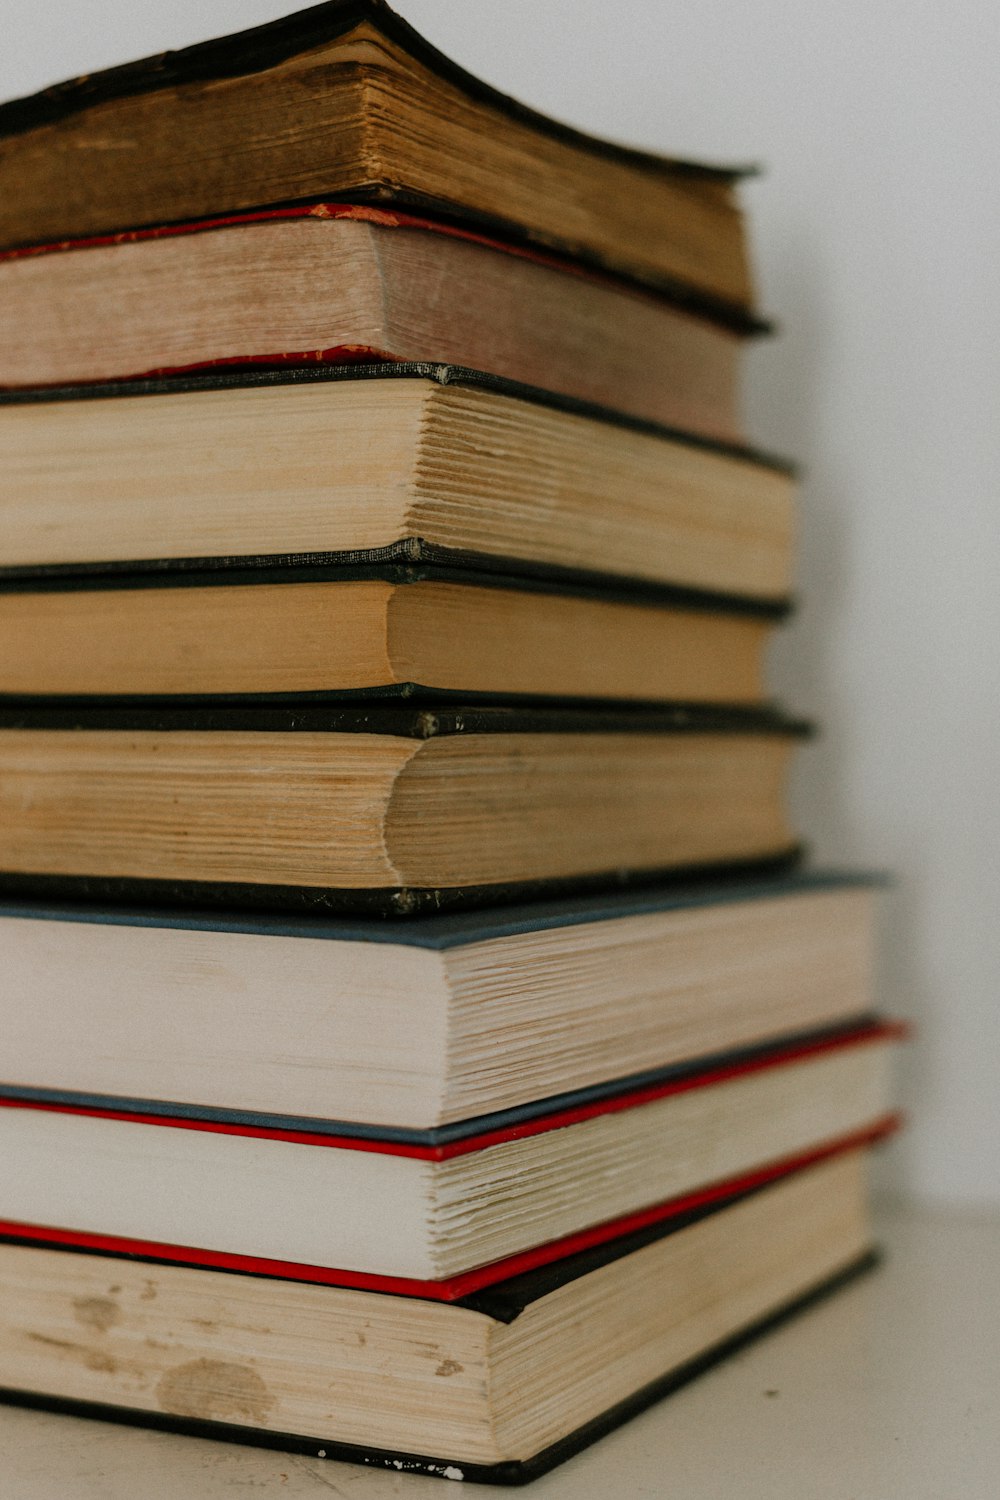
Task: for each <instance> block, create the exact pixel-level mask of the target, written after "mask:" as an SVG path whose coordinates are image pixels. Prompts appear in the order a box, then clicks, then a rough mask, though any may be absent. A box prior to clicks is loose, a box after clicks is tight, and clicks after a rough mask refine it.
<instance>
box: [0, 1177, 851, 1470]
mask: <svg viewBox="0 0 1000 1500" xmlns="http://www.w3.org/2000/svg"><path fill="white" fill-rule="evenodd" d="M864 1166H865V1162H864V1153H863V1151H861V1150H858V1149H854V1150H844V1151H839V1152H835V1153H833V1154H831V1155H829V1156H827V1157H825V1158H824V1159H823V1160H821V1161H819V1162H816V1163H814V1164H813V1165H811V1166H805V1167H802V1168H800V1169H798V1170H792V1171H790V1172H788V1173H786V1174H783V1175H782V1176H780V1177H778V1178H776V1179H774V1180H772V1181H771V1182H769V1183H768V1184H766V1185H764V1186H760V1187H756V1188H749V1189H744V1190H742V1191H739V1190H737V1191H734V1192H732V1193H729V1194H727V1195H725V1196H722V1197H719V1198H716V1199H715V1200H714V1201H712V1202H710V1203H705V1204H702V1205H701V1206H700V1207H692V1208H689V1209H688V1210H687V1211H684V1212H680V1213H677V1214H675V1215H672V1216H671V1217H669V1218H667V1219H665V1220H662V1221H660V1222H659V1223H656V1224H654V1225H650V1226H647V1227H646V1228H644V1229H639V1230H636V1231H634V1232H633V1233H631V1234H627V1235H625V1236H623V1237H621V1238H617V1239H615V1240H612V1241H610V1242H607V1243H605V1244H603V1245H600V1246H595V1247H592V1248H591V1249H585V1250H581V1251H578V1252H577V1253H576V1254H573V1255H570V1256H567V1257H565V1258H563V1259H561V1260H559V1261H556V1262H554V1263H551V1264H549V1265H547V1266H544V1267H539V1268H537V1269H535V1270H529V1271H526V1272H523V1273H521V1274H520V1275H515V1276H511V1277H508V1278H507V1279H505V1280H503V1281H500V1282H497V1283H495V1284H493V1285H492V1286H490V1287H488V1288H484V1289H482V1290H481V1291H478V1292H474V1293H471V1294H469V1295H466V1296H464V1297H462V1298H460V1299H458V1300H457V1301H454V1302H442V1301H438V1300H435V1299H431V1298H427V1297H419V1296H400V1295H393V1294H391V1293H386V1292H379V1291H374V1290H373V1291H360V1290H357V1289H356V1288H352V1287H341V1286H331V1285H317V1284H315V1283H311V1282H309V1281H298V1280H291V1279H283V1278H280V1277H269V1276H264V1275H248V1274H235V1273H233V1272H227V1271H221V1270H207V1269H202V1268H197V1267H192V1266H181V1265H176V1264H164V1263H161V1262H158V1261H156V1260H154V1259H152V1258H148V1257H142V1256H134V1255H133V1256H129V1257H127V1258H121V1257H115V1256H112V1255H108V1254H100V1253H94V1252H90V1253H81V1252H79V1251H72V1250H68V1249H65V1248H48V1247H42V1246H40V1245H37V1244H31V1243H29V1242H26V1241H24V1240H21V1241H20V1242H19V1241H17V1240H15V1239H9V1238H8V1239H7V1241H6V1242H5V1243H4V1244H2V1245H0V1286H2V1288H3V1298H2V1302H3V1307H4V1309H5V1312H4V1315H3V1326H2V1328H0V1381H2V1382H3V1385H4V1387H6V1388H5V1389H4V1390H3V1391H2V1396H3V1399H5V1400H8V1401H15V1402H20V1403H25V1404H28V1405H40V1406H49V1407H51V1406H56V1407H62V1408H65V1409H67V1410H73V1411H77V1412H83V1413H87V1414H90V1415H93V1416H98V1417H111V1418H114V1419H116V1420H119V1421H122V1420H123V1421H129V1422H137V1423H142V1424H147V1425H153V1426H157V1427H166V1428H173V1429H180V1430H183V1431H188V1432H196V1433H200V1434H203V1435H204V1436H207V1437H215V1438H224V1439H235V1440H238V1441H241V1442H250V1443H256V1444H261V1445H264V1446H274V1447H279V1448H289V1449H293V1450H297V1451H300V1452H303V1453H310V1454H314V1455H319V1456H321V1457H329V1458H341V1459H352V1460H355V1461H360V1462H362V1463H369V1464H375V1465H378V1466H385V1467H390V1468H394V1469H397V1470H405V1471H415V1472H423V1473H427V1474H432V1475H438V1476H440V1477H443V1478H447V1479H467V1480H482V1481H487V1482H491V1483H522V1482H524V1481H525V1480H528V1479H531V1478H533V1477H535V1476H536V1475H537V1474H540V1473H542V1472H544V1471H545V1470H546V1469H548V1468H550V1467H552V1466H553V1465H554V1464H556V1463H558V1462H560V1461H561V1460H562V1459H564V1458H567V1457H569V1456H570V1455H571V1454H572V1453H574V1452H576V1451H577V1450H578V1449H579V1448H581V1447H584V1446H585V1445H586V1444H588V1443H590V1442H591V1441H593V1440H594V1439H595V1438H596V1437H599V1436H600V1435H601V1434H602V1433H604V1432H606V1431H608V1430H609V1429H610V1428H611V1427H613V1426H615V1425H616V1424H618V1423H619V1422H621V1421H624V1420H625V1419H626V1418H627V1417H629V1416H631V1415H632V1414H633V1413H634V1412H636V1411H638V1410H641V1409H642V1408H643V1407H644V1406H646V1405H648V1404H650V1403H651V1402H652V1401H654V1400H656V1399H658V1398H659V1397H660V1396H662V1395H664V1394H666V1392H667V1391H669V1390H671V1389H673V1388H674V1387H675V1386H677V1385H679V1384H681V1383H682V1382H683V1381H685V1380H687V1379H688V1378H690V1377H691V1376H692V1375H694V1374H697V1373H698V1372H699V1371H700V1370H702V1369H703V1368H705V1366H706V1365H707V1364H709V1363H711V1362H712V1361H713V1360H715V1359H717V1358H719V1357H720V1356H722V1355H724V1354H726V1353H728V1352H730V1351H731V1350H732V1349H733V1348H735V1347H737V1346H738V1345H739V1344H740V1343H741V1342H743V1341H744V1340H745V1339H747V1338H749V1337H750V1336H752V1335H753V1334H755V1333H758V1332H760V1331H762V1330H763V1329H764V1328H766V1327H768V1326H770V1325H771V1324H772V1323H773V1322H774V1321H776V1319H777V1318H779V1317H780V1316H782V1315H783V1314H787V1313H788V1312H791V1311H792V1310H795V1309H796V1308H798V1307H800V1306H802V1305H803V1304H805V1303H807V1302H808V1301H810V1300H811V1299H812V1298H813V1297H815V1296H817V1295H819V1294H820V1293H822V1292H823V1291H825V1290H829V1289H831V1288H832V1287H834V1286H836V1285H838V1284H839V1283H840V1282H842V1281H843V1280H845V1279H846V1278H847V1277H849V1276H850V1275H852V1274H855V1273H857V1272H858V1271H860V1270H862V1269H865V1268H867V1267H868V1266H870V1265H871V1264H872V1263H873V1262H874V1259H875V1255H874V1251H873V1248H872V1243H871V1237H870V1230H869V1225H868V1218H867V1212H866V1200H865V1184H864Z"/></svg>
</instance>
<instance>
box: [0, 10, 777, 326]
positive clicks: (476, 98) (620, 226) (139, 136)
mask: <svg viewBox="0 0 1000 1500" xmlns="http://www.w3.org/2000/svg"><path fill="white" fill-rule="evenodd" d="M109 141H113V143H114V151H113V153H112V158H113V161H109V152H108V149H107V147H108V142H109ZM738 175H739V174H738V173H737V172H734V171H732V170H728V169H722V168H714V167H705V166H696V165H693V164H691V163H687V162H681V161H676V160H670V159H667V158H663V157H659V156H655V155H651V154H648V153H646V152H642V151H634V150H628V149H625V148H624V147H620V146H617V145H613V144H610V143H608V142H604V141H599V140H595V139H593V138H591V137H589V136H586V135H584V134H582V133H580V132H578V131H576V130H573V129H571V128H570V127H568V126H565V125H561V124H557V123H556V122H554V121H552V120H549V119H546V118H545V117H544V116H542V115H540V114H536V113H535V112H534V111H533V110H530V109H527V108H525V107H524V106H523V105H521V104H518V103H516V102H515V101H513V100H511V99H509V98H507V97H506V96H505V95H502V94H500V93H497V92H496V91H495V90H493V89H491V88H489V87H488V86H487V85H485V84H483V83H481V82H479V81H478V80H476V79H474V78H472V77H470V75H469V74H467V73H466V72H465V71H464V70H463V69H461V68H459V67H457V66H456V65H455V64H454V63H452V62H450V61H448V59H446V58H445V57H443V56H442V55H441V54H440V53H439V52H437V51H436V50H435V49H434V48H433V47H431V46H430V45H428V43H426V42H425V41H423V40H422V39H421V38H420V37H419V36H418V35H417V34H416V33H415V32H414V31H413V30H412V29H411V28H410V27H409V26H408V25H407V24H406V22H404V21H403V20H401V19H400V18H399V17H398V16H396V15H395V14H394V13H393V12H392V11H391V10H390V9H389V8H388V7H387V6H386V5H385V4H384V3H383V0H331V3H328V4H325V5H319V6H315V7H314V8H312V9H310V10H307V11H303V12H301V13H300V14H298V15H295V16H291V17H289V18H287V19H284V20H281V21H276V22H274V23H272V24H269V25H266V26H261V27H258V28H255V29H254V30H250V31H246V32H243V33H242V34H240V35H239V36H235V37H225V38H222V39H219V40H217V41H212V42H207V43H203V44H201V45H198V46H195V47H190V48H187V49H185V50H183V51H180V52H176V53H167V54H164V55H162V56H160V57H155V58H150V59H148V60H146V61H144V62H138V63H132V64H129V65H128V66H125V67H120V68H114V69H111V70H109V71H107V72H104V73H98V74H94V75H90V76H84V77H82V78H77V79H74V80H71V81H70V82H68V83H64V84H61V85H58V86H56V87H54V88H51V89H47V90H45V91H44V92H43V93H41V94H37V95H35V96H34V97H33V98H29V99H24V100H18V101H15V102H13V103H9V104H7V105H5V106H3V107H2V108H0V248H8V249H9V248H13V247H18V246H24V245H37V244H42V243H46V242H53V241H61V240H66V239H79V238H85V237H89V236H101V235H106V234H114V233H115V232H118V231H121V230H123V229H134V228H136V227H140V226H144V225H154V224H164V223H173V222H178V221H183V220H190V219H199V218H204V217H206V216H211V215H225V214H232V213H238V212H240V211H241V210H246V209H255V208H260V207H262V206H265V205H275V204H279V203H296V202H303V201H309V200H313V201H315V200H317V199H324V200H331V199H338V198H339V199H346V200H349V201H350V202H352V203H355V204H358V203H368V204H375V205H378V204H391V205H396V206H399V207H404V208H409V209H411V210H416V211H418V212H421V213H429V214H431V215H433V216H436V217H437V218H439V219H440V218H443V219H446V220H450V221H452V222H456V223H459V224H461V225H464V226H467V227H469V226H472V227H475V228H477V229H479V230H481V231H485V232H486V233H488V234H492V235H498V236H500V237H501V238H503V239H505V240H508V241H514V242H520V243H523V244H528V245H530V246H536V247H540V248H541V249H543V250H545V251H548V252H555V253H556V254H558V255H562V256H568V257H571V258H572V259H574V260H576V261H577V262H579V263H581V264H582V265H585V266H591V267H595V268H598V269H600V270H603V271H607V272H611V273H613V274H615V275H617V276H621V277H625V278H627V279H628V280H630V281H632V282H633V283H635V284H638V285H640V286H643V287H646V288H648V289H652V290H654V291H656V292H661V293H666V294H668V295H669V296H670V297H671V298H672V299H674V300H675V301H678V302H680V303H681V304H682V305H685V306H688V307H689V308H690V309H691V310H693V311H698V312H701V313H703V314H705V315H707V316H710V317H714V318H715V319H717V320H719V321H721V322H723V323H726V324H728V325H730V326H732V327H733V328H736V329H742V330H746V331H749V330H751V329H752V328H754V327H756V326H759V324H758V323H757V320H756V318H755V315H754V311H753V294H752V287H751V280H750V273H749V266H748V257H747V247H746V237H745V233H744V226H743V222H742V218H741V215H740V211H739V208H738V205H737V203H736V200H735V181H736V178H737V177H738Z"/></svg>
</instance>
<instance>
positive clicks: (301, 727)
mask: <svg viewBox="0 0 1000 1500" xmlns="http://www.w3.org/2000/svg"><path fill="white" fill-rule="evenodd" d="M10 729H15V730H20V729H30V730H42V731H49V730H51V731H56V732H65V731H72V730H76V729H81V730H106V731H109V732H122V733H128V732H129V731H155V732H157V733H170V732H173V731H176V732H184V731H192V732H210V733H225V732H226V731H242V732H259V733H281V734H295V733H300V732H301V733H328V734H385V735H390V736H399V737H403V738H407V739H415V740H429V739H433V738H436V737H440V736H444V735H473V734H474V735H481V734H625V735H632V734H645V735H660V734H664V735H675V734H681V735H689V734H699V735H706V734H711V735H726V736H740V735H747V736H755V737H756V736H760V735H767V736H774V737H779V738H786V739H788V738H801V737H805V736H807V735H809V734H810V733H811V732H812V731H811V726H810V725H809V724H807V723H804V722H803V721H801V720H796V719H792V718H789V717H787V716H785V715H784V714H782V713H781V712H780V711H779V710H777V709H774V708H769V707H764V708H700V707H686V706H678V705H671V704H656V705H641V706H636V707H630V708H627V709H622V710H603V709H600V708H596V707H590V706H566V705H562V704H558V705H548V706H544V707H541V706H538V707H536V706H532V707H526V706H524V705H510V706H505V707H498V706H495V705H493V704H483V703H470V704H466V705H456V704H452V703H450V702H449V703H439V704H435V705H434V706H433V708H424V707H420V706H419V705H414V706H413V707H412V708H411V707H409V706H407V705H406V704H401V703H398V702H394V703H388V702H386V700H377V699H376V700H371V701H369V702H366V703H360V704H350V705H341V704H340V703H322V704H316V703H308V704H304V705H301V706H296V707H294V708H290V707H285V706H277V705H274V706H272V705H266V706H265V705H240V706H233V705H229V704H219V705H214V704H213V705H206V706H201V705H198V706H196V707H193V706H191V705H190V704H179V705H170V706H166V707H164V706H159V705H156V706H150V705H139V704H136V705H133V704H129V705H126V706H120V705H117V704H113V703H107V702H104V703H93V704H92V703H76V702H72V701H68V700H67V701H64V702H62V703H46V702H44V701H42V700H35V699H13V698H8V699H5V700H3V701H2V702H0V731H3V730H10ZM801 854H802V849H801V847H800V846H799V845H797V844H794V845H791V846H789V847H788V848H786V849H782V850H781V851H779V852H776V853H769V854H767V855H764V856H754V857H752V858H748V859H746V860H742V859H741V860H735V861H726V862H724V863H722V864H710V865H698V866H694V867H691V866H682V867H668V868H666V869H643V870H640V871H636V870H631V869H615V870H613V871H603V872H601V873H600V874H595V875H586V876H579V877H567V878H562V877H559V878H543V879H537V880H534V879H529V880H522V881H515V882H507V883H497V884H490V885H477V886H454V887H415V886H406V887H363V888H362V887H336V888H334V887H326V886H297V885H290V884H289V885H284V884H283V885H268V884H263V883H261V884H258V883H255V882H236V881H232V882H230V881H226V882H224V883H216V882H211V881H194V880H173V879H156V878H145V877H132V876H97V875H63V874H54V875H50V874H31V873H23V872H16V873H12V872H2V873H0V899H3V898H6V897H9V896H14V897H27V898H29V899H35V900H41V901H48V900H53V899H54V900H59V899H61V898H63V897H69V898H70V899H73V900H86V901H99V902H126V903H142V904H148V905H158V904H162V905H168V906H169V905H175V904H176V905H180V906H211V907H215V906H223V907H232V906H239V907H245V908H249V909H257V910H296V909H297V910H301V911H308V912H311V913H315V914H322V913H324V912H331V911H333V912H348V913H351V912H353V913H358V914H366V915H372V916H378V917H414V916H418V915H423V914H425V913H429V912H436V911H442V910H446V909H449V908H474V907H482V906H496V905H506V904H509V903H510V902H512V901H529V900H532V899H534V898H536V897H549V898H552V897H558V896H560V895H563V894H574V895H586V894H587V893H588V892H602V891H607V890H611V889H615V888H616V887H617V888H630V887H633V886H635V887H639V888H641V887H644V886H649V885H655V884H660V883H664V882H672V883H681V882H684V881H686V880H691V879H696V880H706V879H709V878H725V877H727V876H732V875H738V874H768V873H776V872H783V871H785V870H788V869H791V868H792V867H793V866H794V865H795V864H796V863H797V862H798V860H799V858H800V857H801Z"/></svg>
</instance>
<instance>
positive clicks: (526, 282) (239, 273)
mask: <svg viewBox="0 0 1000 1500" xmlns="http://www.w3.org/2000/svg"><path fill="white" fill-rule="evenodd" d="M0 326H2V327H3V330H4V340H3V344H2V346H0V386H28V385H68V384H70V383H71V382H79V381H91V380H114V379H118V378H121V377H125V376H135V375H148V374H150V373H161V374H162V373H164V372H166V371H168V370H169V371H172V372H176V371H177V370H178V369H181V370H183V369H186V368H191V367H198V366H206V365H208V366H211V365H239V364H249V365H281V364H305V363H310V362H319V363H328V362H332V363H338V362H343V361H355V362H359V361H369V362H370V361H373V360H378V359H394V360H403V361H417V362H420V361H423V362H433V363H443V364H452V365H464V366H472V367H473V368H475V369H480V370H489V371H491V372H492V373H493V374H495V375H504V376H507V377H509V378H510V379H512V380H517V381H520V382H522V383H523V384H527V385H533V386H541V387H544V388H545V389H547V390H552V391H558V392H561V393H562V394H564V395H568V396H575V397H578V398H580V399H582V400H585V401H594V402H597V403H599V404H601V405H604V406H612V407H617V408H618V409H619V410H621V411H626V412H631V413H632V414H633V415H635V416H639V417H644V418H647V419H649V420H651V421H656V422H664V423H667V424H668V425H671V426H674V427H681V428H685V429H688V430H690V431H693V432H700V433H703V434H705V435H707V436H709V437H714V438H720V439H722V440H724V441H729V442H737V441H739V438H740V417H739V411H738V388H737V385H738V382H737V377H738V373H739V362H740V353H741V350H742V346H743V339H742V338H741V336H740V335H739V334H738V333H737V332H735V331H734V330H733V329H730V328H726V327H723V326H721V325H719V324H718V323H713V322H710V321H709V320H708V319H706V318H703V317H698V316H695V315H694V314H692V313H690V312H687V311H685V310H683V309H680V308H677V307H676V306H674V305H673V304H672V303H670V302H668V301H665V300H664V299H663V298H662V297H657V296H655V295H653V294H651V293H647V292H643V291H642V290H641V289H639V288H636V287H630V286H628V285H626V284H624V283H622V282H619V281H617V280H614V279H612V278H611V277H607V276H601V275H598V274H589V273H586V272H585V271H584V270H583V269H582V268H581V267H579V266H577V265H574V264H573V263H572V262H569V261H561V260H557V259H556V258H554V257H552V256H546V255H544V254H542V253H541V252H539V251H529V250H526V249H525V248H523V247H518V246H515V245H513V244H510V243H507V244H504V243H502V242H500V241H498V240H491V239H487V238H485V237H484V236H483V235H479V234H474V233H472V232H470V231H468V230H462V229H459V228H457V227H456V226H455V225H446V224H444V223H441V222H435V221H432V220H428V219H420V218H416V217H414V216H413V215H412V214H406V213H402V212H400V211H399V210H393V211H389V210H386V209H381V208H372V207H366V206H365V205H363V204H349V203H319V204H309V205H307V206H304V207H300V208H283V209H271V210H265V211H261V212H258V213H253V214H240V215H234V216H231V217H229V218H224V219H221V220H220V219H210V220H202V221H198V222H195V223H193V224H183V225H172V226H169V227H167V228H161V229H150V230H134V231H132V232H130V233H126V234H119V235H113V236H107V237H105V238H103V239H101V238H99V239H96V240H84V241H75V242H71V243H69V244H57V245H48V246H42V247H35V248H33V249H29V250H22V251H18V250H15V251H8V252H7V253H6V254H0Z"/></svg>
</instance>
